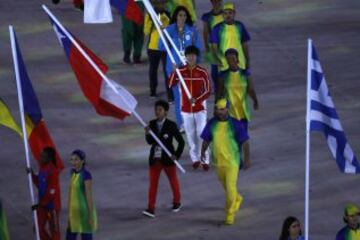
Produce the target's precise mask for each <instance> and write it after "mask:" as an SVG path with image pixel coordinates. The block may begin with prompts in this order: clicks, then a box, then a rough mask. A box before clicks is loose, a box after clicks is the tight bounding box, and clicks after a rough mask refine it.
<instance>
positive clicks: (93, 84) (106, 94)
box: [50, 18, 137, 119]
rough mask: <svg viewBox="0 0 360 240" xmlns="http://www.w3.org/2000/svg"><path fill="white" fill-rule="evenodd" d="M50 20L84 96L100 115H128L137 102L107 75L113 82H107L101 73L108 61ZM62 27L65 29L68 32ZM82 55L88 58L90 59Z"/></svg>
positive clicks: (105, 70)
mask: <svg viewBox="0 0 360 240" xmlns="http://www.w3.org/2000/svg"><path fill="white" fill-rule="evenodd" d="M50 20H51V23H52V25H53V28H54V31H55V33H56V35H57V37H58V39H59V41H60V44H61V45H62V46H63V48H64V51H65V54H66V56H67V58H68V60H69V63H70V66H71V68H72V69H73V71H74V73H75V76H76V78H77V80H78V82H79V85H80V87H81V90H82V91H83V93H84V95H85V97H86V98H87V99H88V100H89V101H90V102H91V103H92V105H93V106H94V108H95V109H96V112H97V113H98V114H100V115H104V116H112V117H115V118H119V119H123V118H125V117H127V116H129V115H130V114H131V113H132V112H133V111H134V110H135V108H136V105H137V101H136V99H135V98H134V96H133V95H131V93H129V92H128V91H127V90H126V89H125V88H124V87H122V86H121V85H120V84H118V83H116V82H115V81H113V80H109V79H107V80H109V81H110V83H111V85H112V86H111V85H110V84H109V83H108V82H106V81H105V80H104V79H103V77H106V76H105V73H106V72H107V70H108V67H107V65H106V64H105V63H104V62H103V61H102V60H101V59H100V58H99V57H98V56H96V55H95V54H94V53H93V52H92V51H91V50H90V49H89V48H87V47H86V46H85V45H84V44H83V43H82V42H80V41H79V40H77V39H76V38H75V37H74V35H73V34H71V33H70V32H69V31H67V30H66V29H65V28H61V27H60V26H59V25H58V24H57V23H56V22H55V21H53V20H52V19H51V18H50ZM62 29H64V31H67V34H66V33H65V32H64V31H63V30H62ZM69 36H71V37H72V38H73V40H74V41H75V42H76V43H77V44H78V45H79V47H80V48H81V49H82V50H83V53H82V52H81V51H80V50H79V49H78V48H77V47H76V46H75V44H74V43H73V42H72V41H71V39H70V38H69ZM84 53H85V54H84ZM85 55H87V56H88V57H89V58H90V61H89V59H87V58H86V57H85ZM96 68H98V70H100V71H101V72H102V73H104V74H100V71H98V70H97V69H96Z"/></svg>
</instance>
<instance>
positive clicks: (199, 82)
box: [169, 46, 210, 171]
mask: <svg viewBox="0 0 360 240" xmlns="http://www.w3.org/2000/svg"><path fill="white" fill-rule="evenodd" d="M199 54H200V51H199V49H198V48H197V47H195V46H189V47H187V48H186V49H185V57H186V60H187V65H186V66H184V67H182V68H180V69H179V70H180V73H181V75H182V76H183V78H184V81H185V85H186V86H187V88H188V90H189V92H190V95H191V97H192V98H191V99H190V100H189V98H188V97H187V95H186V93H185V90H184V88H183V87H182V86H181V94H180V95H181V116H182V118H183V121H184V129H185V134H186V138H187V141H188V144H189V148H190V158H191V160H192V162H193V168H194V169H197V168H198V167H199V166H200V164H201V162H200V154H201V144H202V140H201V138H200V134H201V132H202V130H203V129H204V127H205V125H206V120H207V119H206V118H207V109H206V99H208V98H209V96H210V80H209V75H208V73H207V71H206V69H204V68H202V67H200V66H199V65H197V64H196V62H197V57H198V56H199ZM179 81H180V80H179V78H178V76H177V74H176V72H173V73H172V74H171V76H170V80H169V87H170V88H171V87H172V86H174V85H176V84H178V83H179ZM202 166H203V169H204V170H205V171H207V170H208V169H209V152H207V153H206V157H205V161H204V162H202Z"/></svg>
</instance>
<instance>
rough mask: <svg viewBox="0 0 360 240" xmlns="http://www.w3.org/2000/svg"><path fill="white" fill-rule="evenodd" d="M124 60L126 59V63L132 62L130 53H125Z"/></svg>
mask: <svg viewBox="0 0 360 240" xmlns="http://www.w3.org/2000/svg"><path fill="white" fill-rule="evenodd" d="M123 61H124V63H126V64H131V60H130V54H128V53H125V55H124V58H123Z"/></svg>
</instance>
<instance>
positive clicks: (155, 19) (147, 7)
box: [142, 0, 192, 100]
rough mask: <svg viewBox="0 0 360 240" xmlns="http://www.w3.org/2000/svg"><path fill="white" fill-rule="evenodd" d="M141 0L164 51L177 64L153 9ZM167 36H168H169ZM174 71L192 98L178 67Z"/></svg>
mask: <svg viewBox="0 0 360 240" xmlns="http://www.w3.org/2000/svg"><path fill="white" fill-rule="evenodd" d="M142 1H143V2H144V5H145V8H146V9H147V11H148V13H149V14H150V17H151V19H152V20H153V23H154V24H155V27H156V29H157V31H158V32H159V35H160V38H161V41H162V42H163V44H164V46H165V49H166V52H167V54H168V55H169V58H170V61H171V63H172V64H174V65H177V64H176V61H175V59H174V56H173V54H172V52H171V50H170V48H169V45H168V43H167V41H166V39H165V37H164V35H163V32H162V30H161V28H160V26H159V23H158V19H157V16H156V15H155V16H154V15H153V14H152V13H153V12H154V10H151V9H152V6H151V4H150V3H149V2H148V0H142ZM169 38H170V36H169ZM175 49H176V48H175ZM180 59H182V57H180ZM175 71H176V74H177V76H178V78H179V80H180V83H181V86H182V87H183V88H184V91H185V94H186V96H187V98H188V99H189V100H190V99H191V98H192V96H191V93H190V91H189V89H188V87H187V86H186V84H185V81H184V78H183V76H182V75H181V73H180V70H179V68H176V69H175Z"/></svg>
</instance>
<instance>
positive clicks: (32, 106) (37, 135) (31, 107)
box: [14, 33, 64, 170]
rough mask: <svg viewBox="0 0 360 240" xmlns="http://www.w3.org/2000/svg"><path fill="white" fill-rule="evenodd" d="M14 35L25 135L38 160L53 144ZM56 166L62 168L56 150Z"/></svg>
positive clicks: (53, 146)
mask: <svg viewBox="0 0 360 240" xmlns="http://www.w3.org/2000/svg"><path fill="white" fill-rule="evenodd" d="M14 36H15V46H16V61H15V64H16V65H17V66H18V69H19V75H20V82H21V93H22V97H23V103H24V114H25V121H26V131H27V137H28V141H29V145H30V148H31V151H32V153H33V155H34V158H35V159H36V160H38V161H40V154H41V152H42V150H43V149H44V148H46V147H52V148H54V149H55V144H54V142H53V141H52V139H51V137H50V134H49V132H48V130H47V127H46V124H45V121H44V119H43V115H42V113H41V108H40V104H39V101H38V99H37V97H36V94H35V91H34V88H33V86H32V84H31V81H30V78H29V75H28V73H27V71H26V67H25V64H24V60H23V58H22V55H21V52H20V48H19V45H18V42H17V38H16V35H15V33H14ZM56 167H57V168H58V169H59V170H62V169H63V168H64V165H63V163H62V161H61V158H60V155H59V154H58V152H56Z"/></svg>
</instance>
